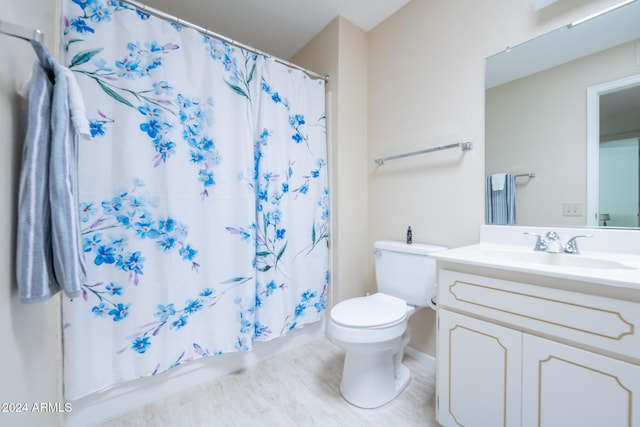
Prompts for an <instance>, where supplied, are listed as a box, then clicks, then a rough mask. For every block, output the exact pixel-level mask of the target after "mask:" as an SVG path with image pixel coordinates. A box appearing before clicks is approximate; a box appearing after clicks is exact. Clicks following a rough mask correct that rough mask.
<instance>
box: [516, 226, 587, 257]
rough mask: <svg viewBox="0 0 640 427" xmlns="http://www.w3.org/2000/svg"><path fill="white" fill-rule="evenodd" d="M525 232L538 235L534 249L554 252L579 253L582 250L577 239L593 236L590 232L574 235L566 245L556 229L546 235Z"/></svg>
mask: <svg viewBox="0 0 640 427" xmlns="http://www.w3.org/2000/svg"><path fill="white" fill-rule="evenodd" d="M524 234H528V235H530V236H536V245H535V247H534V248H533V250H534V251H541V252H549V253H553V254H559V253H563V252H564V253H566V254H579V253H580V250H579V249H578V242H577V240H578V239H579V238H582V237H585V238H589V237H593V236H592V235H590V234H580V235H578V236H573V237H572V238H570V239H569V240H568V241H567V244H566V245H563V244H562V242H561V240H560V235H559V234H558V233H556V232H555V231H549V232H548V233H547V234H545V235H544V236H542V235H540V234H535V233H529V232H525V233H524Z"/></svg>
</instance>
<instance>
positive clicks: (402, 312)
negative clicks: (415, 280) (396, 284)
mask: <svg viewBox="0 0 640 427" xmlns="http://www.w3.org/2000/svg"><path fill="white" fill-rule="evenodd" d="M406 315H407V303H406V302H405V300H403V299H400V298H396V297H392V296H391V295H385V294H382V293H377V294H373V295H370V296H366V297H360V298H352V299H348V300H346V301H342V302H341V303H339V304H337V305H336V306H335V307H333V308H332V309H331V319H332V320H333V321H334V322H336V323H339V324H342V325H344V326H350V327H354V328H372V327H379V326H384V325H388V324H391V323H397V322H398V321H401V320H404V318H405V317H406Z"/></svg>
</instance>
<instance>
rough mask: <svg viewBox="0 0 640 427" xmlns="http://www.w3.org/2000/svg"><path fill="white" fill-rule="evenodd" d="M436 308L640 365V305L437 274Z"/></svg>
mask: <svg viewBox="0 0 640 427" xmlns="http://www.w3.org/2000/svg"><path fill="white" fill-rule="evenodd" d="M438 304H439V306H441V307H443V308H450V309H454V310H455V311H461V312H466V313H469V314H472V315H476V316H480V317H483V318H485V319H488V320H490V321H491V320H493V321H495V322H498V323H501V324H506V325H507V326H510V327H512V328H515V329H519V330H522V331H527V332H530V333H534V334H538V335H541V336H547V337H554V338H557V339H560V340H565V341H567V342H570V343H573V344H575V345H579V346H582V347H587V348H591V349H594V350H599V351H601V352H604V353H608V354H609V353H614V354H618V355H621V356H625V357H626V358H631V359H633V360H632V361H634V362H636V363H640V334H639V333H638V325H640V303H638V302H634V301H624V300H620V299H614V298H607V297H602V296H595V295H589V294H583V293H579V292H573V291H568V290H564V289H555V288H548V287H544V286H537V285H531V284H527V283H521V282H512V281H507V280H500V279H494V278H491V277H486V276H479V275H474V274H466V273H459V272H455V271H450V270H443V269H441V270H439V273H438Z"/></svg>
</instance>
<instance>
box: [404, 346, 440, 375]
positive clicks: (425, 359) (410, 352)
mask: <svg viewBox="0 0 640 427" xmlns="http://www.w3.org/2000/svg"><path fill="white" fill-rule="evenodd" d="M404 353H405V354H406V355H407V356H411V357H413V358H414V359H415V360H417V361H418V362H419V363H420V364H421V365H423V366H426V367H427V368H429V369H431V371H433V372H434V373H435V372H436V358H435V357H433V356H432V355H430V354H427V353H422V352H420V351H418V350H416V349H415V348H413V347H409V346H406V347H405V348H404Z"/></svg>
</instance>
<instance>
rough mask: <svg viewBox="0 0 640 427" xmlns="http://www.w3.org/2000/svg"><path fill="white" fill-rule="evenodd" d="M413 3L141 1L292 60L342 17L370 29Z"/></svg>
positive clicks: (391, 0) (360, 0) (400, 0)
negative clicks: (314, 38)
mask: <svg viewBox="0 0 640 427" xmlns="http://www.w3.org/2000/svg"><path fill="white" fill-rule="evenodd" d="M408 2H409V0H269V1H264V0H181V1H175V0H141V1H140V3H143V4H145V5H147V6H149V7H152V8H154V9H158V10H160V11H162V12H165V13H168V14H169V15H173V16H176V17H178V18H180V19H181V20H184V21H187V22H190V23H192V24H195V25H198V26H200V27H203V28H206V29H208V30H210V31H212V32H214V33H217V34H221V35H223V36H225V37H228V38H231V39H233V40H236V41H239V42H241V43H244V44H246V45H248V46H251V47H254V48H257V49H259V50H261V51H263V52H266V53H269V54H271V55H274V56H277V57H279V58H282V59H289V58H291V57H292V56H293V55H294V54H295V53H297V52H298V51H299V50H300V49H301V48H302V47H304V46H305V45H306V44H307V43H308V42H309V41H310V40H311V39H312V38H313V37H314V36H315V35H316V34H318V33H319V32H320V31H322V29H323V28H324V27H325V26H326V25H327V24H329V23H330V22H331V21H332V20H333V19H334V18H335V17H337V16H338V15H340V16H342V17H343V18H346V19H347V20H349V21H351V22H352V23H354V24H356V25H357V26H358V27H360V28H361V29H362V30H364V31H369V30H371V29H372V28H374V27H375V26H376V25H378V24H379V23H380V22H382V21H384V20H385V19H386V18H388V17H389V16H391V15H392V14H393V13H394V12H396V11H397V10H398V9H400V8H401V7H402V6H404V5H405V4H407V3H408Z"/></svg>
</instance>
